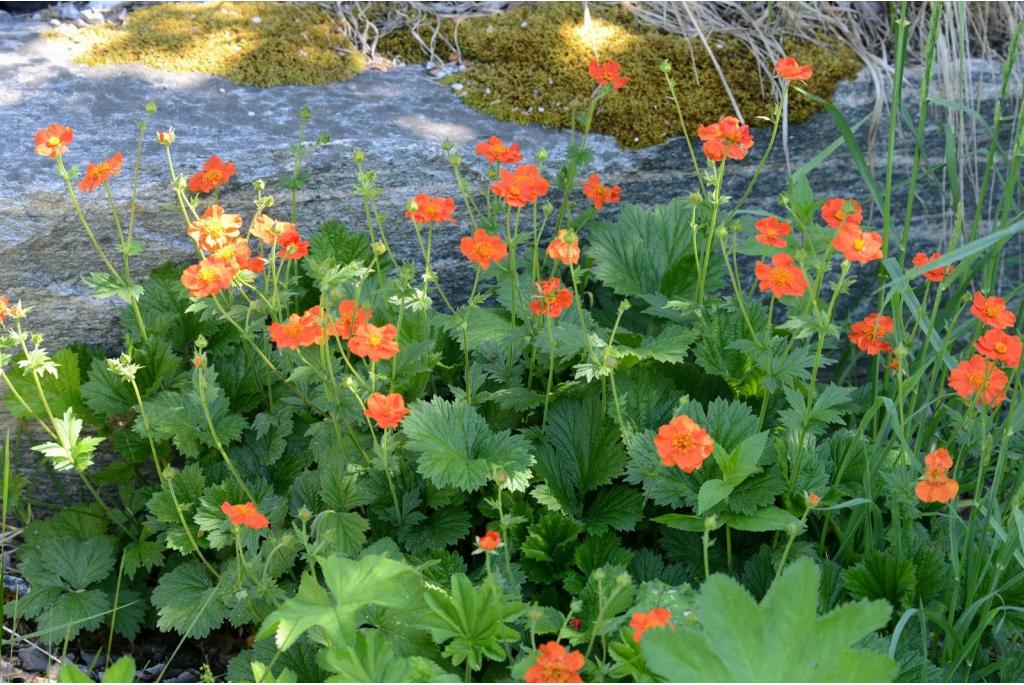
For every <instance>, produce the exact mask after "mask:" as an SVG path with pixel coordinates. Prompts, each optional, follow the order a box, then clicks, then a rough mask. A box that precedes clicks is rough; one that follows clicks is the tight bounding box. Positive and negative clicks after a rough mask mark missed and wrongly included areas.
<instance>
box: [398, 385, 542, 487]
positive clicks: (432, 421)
mask: <svg viewBox="0 0 1024 685" xmlns="http://www.w3.org/2000/svg"><path fill="white" fill-rule="evenodd" d="M402 432H403V433H404V434H405V435H406V437H407V438H408V443H407V444H408V446H409V447H410V448H411V449H412V450H414V451H416V452H418V453H419V454H420V458H419V461H418V463H417V471H419V473H420V474H421V475H422V476H424V477H425V478H427V479H429V480H430V481H431V482H432V483H434V484H435V485H437V486H438V487H449V486H450V487H455V488H458V489H459V490H463V491H465V492H473V491H474V490H478V489H479V488H481V487H482V486H483V485H484V484H486V483H487V481H488V479H489V478H490V477H491V475H492V474H493V473H494V472H495V471H496V470H497V469H504V470H505V471H506V472H507V473H508V474H509V475H510V476H513V475H515V474H517V473H522V472H524V471H526V470H527V469H528V468H529V467H530V463H531V457H530V454H529V450H528V447H527V442H526V440H525V439H523V437H522V436H520V435H512V434H511V432H510V431H507V430H506V431H501V432H500V433H496V432H494V431H492V430H491V428H490V427H489V426H488V425H487V422H486V421H485V420H484V418H483V417H482V416H480V415H479V414H478V413H477V412H476V410H475V409H474V408H473V407H471V406H469V405H468V404H466V402H465V401H464V400H457V401H455V402H449V401H447V400H444V399H441V398H439V397H435V398H434V399H433V400H431V401H430V402H427V401H420V402H416V403H415V404H413V405H412V406H411V407H410V408H409V415H408V416H407V417H405V420H404V421H403V422H402Z"/></svg>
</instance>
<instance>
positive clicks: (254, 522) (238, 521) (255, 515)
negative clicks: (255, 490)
mask: <svg viewBox="0 0 1024 685" xmlns="http://www.w3.org/2000/svg"><path fill="white" fill-rule="evenodd" d="M220 510H221V511H223V512H224V514H225V515H226V516H227V517H228V518H229V519H230V520H231V523H232V524H233V525H236V526H245V527H246V528H252V529H253V530H260V529H261V528H266V527H267V526H269V525H270V521H268V520H267V517H266V516H264V515H263V514H261V513H260V512H259V510H258V509H257V508H256V505H255V504H253V503H252V502H246V503H245V504H231V503H230V502H224V503H223V504H221V505H220Z"/></svg>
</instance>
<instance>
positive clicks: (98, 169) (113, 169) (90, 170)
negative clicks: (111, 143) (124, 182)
mask: <svg viewBox="0 0 1024 685" xmlns="http://www.w3.org/2000/svg"><path fill="white" fill-rule="evenodd" d="M122 162H124V155H122V154H121V153H120V152H118V153H117V154H115V155H114V156H113V157H111V158H110V159H108V160H107V161H105V162H99V163H98V164H93V163H91V162H90V163H89V164H86V165H85V175H84V176H82V180H81V181H79V182H78V189H79V190H82V191H85V192H87V193H91V192H92V191H94V190H96V187H97V186H100V185H103V184H104V183H106V182H107V181H109V180H110V179H111V178H112V177H114V176H117V175H119V174H120V173H121V163H122Z"/></svg>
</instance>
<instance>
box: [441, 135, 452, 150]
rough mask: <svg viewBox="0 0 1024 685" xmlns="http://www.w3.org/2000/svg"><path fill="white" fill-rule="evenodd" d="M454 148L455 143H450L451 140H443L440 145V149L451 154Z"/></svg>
mask: <svg viewBox="0 0 1024 685" xmlns="http://www.w3.org/2000/svg"><path fill="white" fill-rule="evenodd" d="M454 148H455V143H453V142H452V139H451V138H445V139H444V141H443V142H442V143H441V149H442V150H444V151H445V152H451V151H452V149H454Z"/></svg>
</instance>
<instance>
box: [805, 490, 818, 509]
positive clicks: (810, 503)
mask: <svg viewBox="0 0 1024 685" xmlns="http://www.w3.org/2000/svg"><path fill="white" fill-rule="evenodd" d="M804 503H805V504H806V505H807V508H808V509H813V508H814V507H816V506H818V505H819V504H821V497H820V496H819V495H817V494H816V493H813V492H808V493H807V495H806V496H805V497H804Z"/></svg>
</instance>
